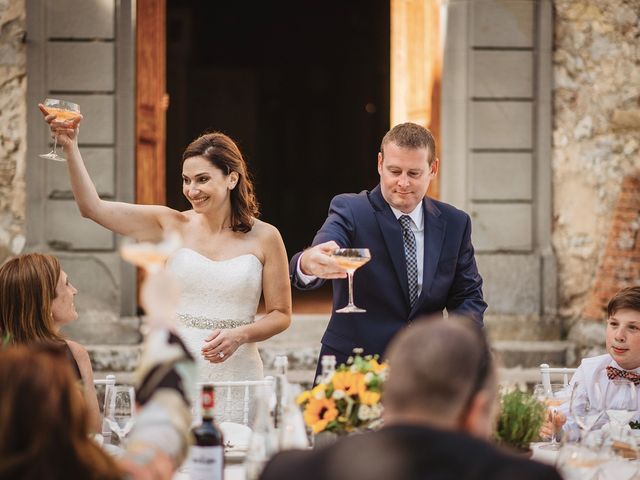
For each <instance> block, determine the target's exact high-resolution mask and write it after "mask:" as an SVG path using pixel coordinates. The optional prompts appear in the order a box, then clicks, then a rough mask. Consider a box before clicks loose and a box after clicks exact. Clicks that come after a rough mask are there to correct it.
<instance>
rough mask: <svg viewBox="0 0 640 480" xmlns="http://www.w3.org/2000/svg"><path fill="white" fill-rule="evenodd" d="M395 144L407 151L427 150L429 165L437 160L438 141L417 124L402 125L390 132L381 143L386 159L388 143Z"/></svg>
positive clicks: (381, 151)
mask: <svg viewBox="0 0 640 480" xmlns="http://www.w3.org/2000/svg"><path fill="white" fill-rule="evenodd" d="M391 142H393V143H395V144H396V145H397V146H398V147H401V148H407V149H412V150H414V149H419V148H426V149H427V162H429V165H431V163H432V162H433V159H434V158H436V140H435V138H433V134H432V133H431V132H430V131H429V130H428V129H426V128H424V127H423V126H421V125H418V124H417V123H411V122H407V123H401V124H399V125H396V126H395V127H393V128H392V129H391V130H389V131H388V132H387V133H386V134H385V136H384V137H383V138H382V142H381V143H380V153H381V154H382V158H383V159H384V147H385V145H387V144H388V143H391Z"/></svg>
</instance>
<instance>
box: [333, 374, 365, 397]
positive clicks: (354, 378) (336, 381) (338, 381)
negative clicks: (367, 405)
mask: <svg viewBox="0 0 640 480" xmlns="http://www.w3.org/2000/svg"><path fill="white" fill-rule="evenodd" d="M333 388H334V389H335V390H342V391H343V392H344V393H345V394H346V395H350V396H353V395H355V394H357V393H358V392H359V391H360V390H361V389H362V388H364V375H362V374H361V373H354V372H337V373H334V374H333Z"/></svg>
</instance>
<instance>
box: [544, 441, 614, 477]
mask: <svg viewBox="0 0 640 480" xmlns="http://www.w3.org/2000/svg"><path fill="white" fill-rule="evenodd" d="M603 462H604V459H603V456H602V454H601V453H600V452H599V451H598V450H594V449H591V448H588V447H586V446H585V445H581V444H579V443H567V444H565V445H563V446H562V448H561V449H560V451H559V452H558V459H557V461H556V467H557V468H558V470H560V473H561V474H562V478H564V479H565V480H592V479H594V478H596V477H597V475H598V473H599V466H600V465H601V464H602V463H603Z"/></svg>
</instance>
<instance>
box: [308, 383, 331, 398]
mask: <svg viewBox="0 0 640 480" xmlns="http://www.w3.org/2000/svg"><path fill="white" fill-rule="evenodd" d="M326 390H327V385H326V384H324V383H319V384H318V385H316V386H315V387H313V389H312V390H311V396H312V397H313V398H324V397H325V393H324V392H325V391H326Z"/></svg>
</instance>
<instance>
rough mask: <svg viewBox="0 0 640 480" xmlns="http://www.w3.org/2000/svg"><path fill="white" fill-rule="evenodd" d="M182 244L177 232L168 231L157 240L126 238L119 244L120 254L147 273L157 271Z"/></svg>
mask: <svg viewBox="0 0 640 480" xmlns="http://www.w3.org/2000/svg"><path fill="white" fill-rule="evenodd" d="M181 245H182V240H181V238H180V235H179V234H178V233H177V232H169V233H167V234H165V235H164V237H163V239H162V240H161V241H159V242H150V241H147V242H137V241H136V240H134V239H131V238H126V239H124V240H123V241H122V245H121V246H120V256H121V257H122V258H123V259H124V260H126V261H127V262H129V263H133V264H134V265H135V266H136V267H140V268H144V269H145V270H146V271H147V273H157V272H159V271H160V270H161V269H162V267H163V266H164V264H165V262H166V261H167V259H168V258H169V256H171V254H172V253H174V252H175V251H176V250H178V249H179V248H180V246H181Z"/></svg>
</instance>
